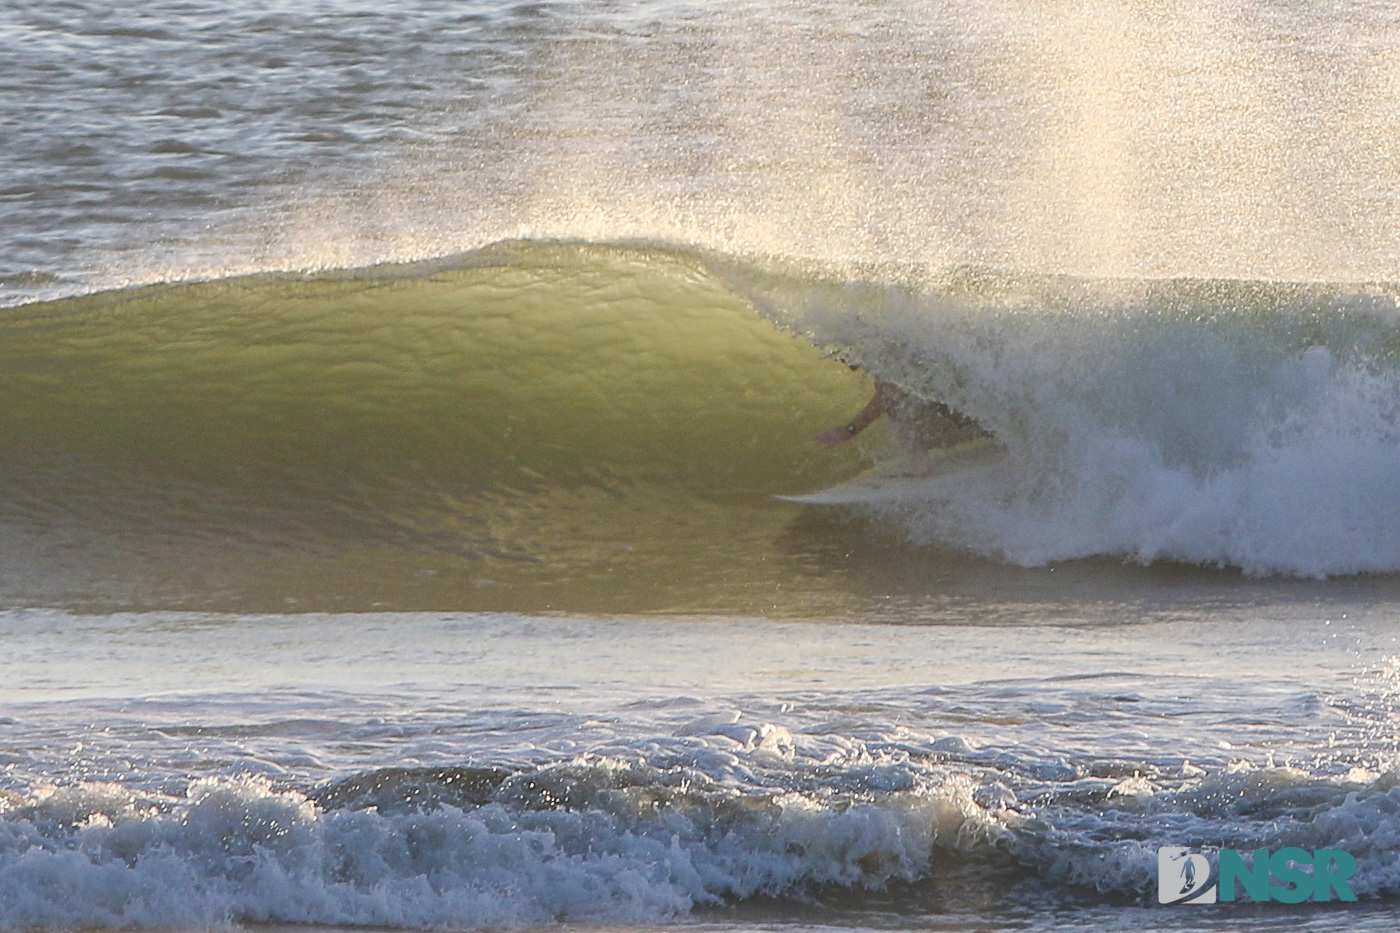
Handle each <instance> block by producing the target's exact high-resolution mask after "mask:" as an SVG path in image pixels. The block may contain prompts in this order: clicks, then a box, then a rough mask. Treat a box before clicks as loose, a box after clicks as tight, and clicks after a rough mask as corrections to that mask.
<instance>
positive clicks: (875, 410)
mask: <svg viewBox="0 0 1400 933" xmlns="http://www.w3.org/2000/svg"><path fill="white" fill-rule="evenodd" d="M885 394H886V393H885V388H884V386H883V385H881V384H879V383H876V386H875V397H874V398H872V399H871V400H870V401H869V402H867V403H866V406H865V407H864V408H862V409H861V410H860V413H859V414H857V415H856V416H855V417H854V418H852V419H851V420H850V421H847V422H846V423H845V424H838V425H836V426H835V427H833V428H827V429H826V430H825V431H823V432H822V433H820V434H818V435H817V437H816V441H817V443H818V444H820V445H821V446H823V447H835V446H836V445H837V444H844V443H845V442H846V441H849V440H850V439H851V438H853V437H855V436H856V435H857V434H859V433H860V432H861V431H864V430H865V429H866V428H868V427H870V426H871V425H872V424H874V423H875V419H877V418H879V417H880V416H881V415H883V414H884V413H885Z"/></svg>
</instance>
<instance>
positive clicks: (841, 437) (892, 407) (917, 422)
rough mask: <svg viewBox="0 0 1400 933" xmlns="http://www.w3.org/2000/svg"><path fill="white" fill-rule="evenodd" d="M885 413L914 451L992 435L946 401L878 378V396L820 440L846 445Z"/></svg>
mask: <svg viewBox="0 0 1400 933" xmlns="http://www.w3.org/2000/svg"><path fill="white" fill-rule="evenodd" d="M881 415H888V416H889V419H890V427H891V428H893V429H894V434H895V437H896V438H897V439H898V440H899V442H900V443H901V444H902V445H903V446H905V447H906V448H908V449H909V450H910V451H911V452H912V451H922V450H934V449H936V448H939V447H951V446H953V445H954V444H961V443H964V442H966V441H974V440H977V439H978V438H983V437H991V435H990V434H988V433H987V431H986V429H985V428H983V427H982V426H981V425H980V424H978V423H977V422H976V421H974V420H973V419H971V418H969V417H968V416H967V415H964V414H960V413H958V412H956V411H953V409H951V408H949V407H948V406H947V405H944V404H943V403H942V402H931V401H929V400H927V399H923V398H920V397H918V396H917V395H913V394H911V393H909V392H907V391H905V390H904V389H901V388H899V386H896V385H894V384H893V383H889V382H883V381H881V380H879V379H877V380H875V395H874V397H873V398H871V399H870V401H869V403H867V404H866V406H865V407H864V408H862V409H861V410H860V412H859V413H858V414H857V415H856V416H855V417H854V418H852V419H851V420H850V421H848V422H846V423H845V424H838V425H836V426H835V427H831V428H827V429H826V430H825V431H823V432H822V433H820V434H818V435H817V437H816V442H817V443H818V444H820V445H821V446H823V447H835V446H837V445H838V444H844V443H845V442H846V441H849V440H850V439H851V438H853V437H855V436H856V435H857V434H859V433H860V432H861V431H864V430H865V429H866V428H868V427H870V425H872V424H874V423H875V421H876V420H878V419H879V417H880V416H881Z"/></svg>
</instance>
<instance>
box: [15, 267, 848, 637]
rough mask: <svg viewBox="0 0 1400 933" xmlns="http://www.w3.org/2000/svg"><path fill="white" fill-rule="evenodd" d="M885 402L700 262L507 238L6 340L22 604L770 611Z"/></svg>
mask: <svg viewBox="0 0 1400 933" xmlns="http://www.w3.org/2000/svg"><path fill="white" fill-rule="evenodd" d="M866 391H868V385H867V384H865V383H863V382H862V380H861V379H858V378H855V377H853V376H852V374H851V373H850V372H849V371H848V370H847V369H846V368H845V367H844V366H842V365H840V364H839V363H836V362H834V361H832V360H830V359H827V358H826V357H825V356H824V355H823V354H822V353H821V352H819V351H818V350H816V349H814V348H813V347H812V345H811V344H809V343H807V342H805V341H802V340H800V339H797V338H794V337H793V336H791V335H789V334H786V333H783V332H781V331H779V330H778V329H777V328H775V327H774V326H773V325H771V324H769V323H768V322H766V321H765V320H762V319H761V318H759V317H758V316H757V315H756V314H755V313H754V311H753V310H752V309H751V308H750V307H749V306H748V305H747V304H746V303H745V302H744V301H743V300H741V299H740V298H738V297H736V296H735V295H734V294H733V293H731V292H729V291H727V290H725V289H724V288H723V287H721V286H720V285H719V284H718V283H717V282H716V281H715V279H713V278H712V277H711V276H710V275H709V274H707V273H706V272H705V271H704V270H703V269H702V268H701V267H700V266H699V265H697V264H696V263H695V262H694V261H692V260H690V259H688V258H686V257H684V256H679V255H670V254H666V253H664V252H659V251H645V250H628V249H619V248H605V247H588V246H569V245H544V246H541V245H535V246H531V245H523V244H520V245H505V246H499V247H496V248H493V249H491V250H487V251H485V252H482V253H477V254H473V255H470V256H466V257H459V258H458V259H457V260H454V261H449V262H440V263H437V264H434V265H432V266H418V267H405V268H397V269H391V270H382V269H381V270H375V271H371V272H366V273H359V274H344V273H341V274H336V275H329V276H323V277H313V278H283V277H257V278H248V279H238V280H227V281H221V282H214V283H208V284H192V285H179V286H161V287H154V288H147V289H142V290H138V291H132V292H123V293H108V294H103V295H95V296H87V297H83V298H78V299H71V300H65V301H60V302H56V303H51V304H45V305H31V306H28V307H25V308H21V309H16V310H14V311H12V312H10V313H9V314H8V316H7V317H6V319H5V320H4V321H3V323H0V431H3V436H4V437H5V438H6V439H7V440H6V443H5V445H4V448H3V451H0V475H2V476H3V481H4V484H5V489H6V494H5V496H4V499H3V506H0V536H3V541H0V543H2V544H3V545H4V550H5V553H6V554H7V559H6V561H5V566H4V569H3V570H2V571H0V598H3V599H4V600H5V601H7V602H9V603H31V604H32V603H39V604H45V605H53V604H59V605H69V604H83V605H92V604H97V605H106V606H113V607H125V606H149V605H161V606H164V605H180V606H205V607H209V608H221V609H222V608H230V609H257V608H270V607H277V608H285V607H286V606H288V605H293V606H298V607H302V608H338V609H353V608H372V607H384V606H389V607H395V608H454V609H530V610H538V609H544V608H557V609H563V610H570V611H593V610H606V611H632V610H637V611H641V610H648V611H650V610H656V609H676V610H685V609H692V608H693V609H737V610H748V609H760V608H764V607H765V606H768V605H770V604H771V603H772V592H773V590H774V589H775V588H780V587H781V586H782V581H783V580H784V579H786V578H787V577H788V576H789V575H790V574H791V573H792V572H793V567H792V565H793V563H794V561H796V562H797V563H801V562H802V561H803V560H804V559H806V558H804V556H803V553H802V551H803V548H801V547H797V548H796V550H794V548H793V546H792V545H791V541H790V538H791V533H792V524H793V522H794V520H795V516H797V515H798V514H799V513H798V512H797V510H795V509H793V508H792V507H790V506H787V505H783V504H780V503H775V502H773V501H772V500H771V496H772V494H774V493H780V492H790V491H794V490H804V489H811V488H818V487H820V486H822V485H825V484H827V483H829V482H832V481H834V480H836V479H838V478H840V477H842V476H845V475H849V474H850V473H851V472H852V471H853V469H854V468H855V466H856V461H857V459H858V457H859V454H858V452H856V451H842V452H836V453H832V452H827V451H819V450H817V449H816V448H815V447H814V445H813V444H812V443H811V437H812V435H814V434H815V433H816V432H817V431H818V430H820V429H821V428H822V427H824V426H826V425H828V424H830V423H834V422H836V421H839V420H842V419H844V418H846V417H849V415H850V413H851V412H852V411H853V410H854V409H856V408H858V407H859V406H860V405H861V404H862V403H863V401H864V393H865V392H866Z"/></svg>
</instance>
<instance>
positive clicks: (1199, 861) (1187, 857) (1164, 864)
mask: <svg viewBox="0 0 1400 933" xmlns="http://www.w3.org/2000/svg"><path fill="white" fill-rule="evenodd" d="M1209 881H1210V861H1209V860H1208V859H1207V858H1206V857H1205V856H1204V855H1202V854H1201V853H1199V852H1192V851H1191V850H1190V849H1181V848H1171V847H1169V848H1162V849H1158V850H1157V901H1158V902H1159V903H1162V904H1214V903H1215V885H1213V884H1207V882H1209Z"/></svg>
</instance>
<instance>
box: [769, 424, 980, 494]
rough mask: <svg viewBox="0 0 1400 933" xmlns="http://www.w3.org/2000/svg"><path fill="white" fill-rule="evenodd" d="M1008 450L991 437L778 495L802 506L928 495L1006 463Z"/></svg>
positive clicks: (903, 459) (902, 458)
mask: <svg viewBox="0 0 1400 933" xmlns="http://www.w3.org/2000/svg"><path fill="white" fill-rule="evenodd" d="M1006 456H1007V455H1006V448H1005V447H1002V446H1001V445H1000V444H998V443H997V442H996V441H995V440H993V439H991V438H979V439H978V440H975V441H967V442H965V443H962V444H955V445H953V446H952V447H940V448H938V449H937V450H929V451H921V452H919V453H917V454H911V455H909V456H906V457H901V458H899V459H898V460H892V461H890V462H889V463H882V464H880V465H879V466H877V467H874V468H872V469H869V470H866V471H865V472H864V473H861V474H860V475H859V476H856V477H853V478H852V479H848V480H846V481H845V482H843V483H837V484H836V485H835V486H828V487H827V488H825V489H819V490H817V491H816V492H808V493H802V494H800V495H794V496H776V497H775V498H778V499H782V500H783V501H784V502H797V503H800V504H802V505H861V504H869V503H876V502H892V501H897V500H899V499H906V498H913V497H917V496H919V495H927V494H928V493H929V492H930V491H931V490H932V489H933V488H934V486H935V481H938V480H945V479H952V478H954V477H966V476H972V475H976V474H980V473H983V472H985V471H987V470H990V469H992V468H994V467H997V466H999V465H1001V464H1002V463H1005V462H1006Z"/></svg>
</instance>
